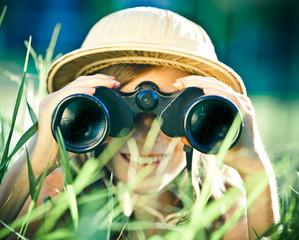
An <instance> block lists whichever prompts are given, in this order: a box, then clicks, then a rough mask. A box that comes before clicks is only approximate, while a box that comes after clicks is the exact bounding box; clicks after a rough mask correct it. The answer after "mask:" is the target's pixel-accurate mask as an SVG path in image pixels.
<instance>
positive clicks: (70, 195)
mask: <svg viewBox="0 0 299 240" xmlns="http://www.w3.org/2000/svg"><path fill="white" fill-rule="evenodd" d="M56 139H57V143H58V146H59V152H60V156H61V164H62V167H63V169H64V176H65V177H64V189H65V193H66V198H67V201H68V203H69V208H70V211H71V216H72V219H73V224H74V228H75V229H77V228H78V224H79V214H78V207H77V199H76V194H75V190H74V187H73V186H72V183H73V177H72V173H71V167H70V162H69V158H68V154H67V151H66V148H65V144H64V141H63V137H62V134H61V131H60V129H59V128H58V130H57V132H56Z"/></svg>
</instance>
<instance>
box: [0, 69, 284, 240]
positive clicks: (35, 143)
mask: <svg viewBox="0 0 299 240" xmlns="http://www.w3.org/2000/svg"><path fill="white" fill-rule="evenodd" d="M145 80H147V81H152V82H154V83H156V84H157V85H158V86H159V87H160V90H161V91H164V92H172V91H175V90H182V89H184V88H186V87H191V86H194V87H199V88H202V89H203V91H204V93H205V94H206V95H221V96H224V97H227V98H228V99H230V100H231V101H233V102H234V103H235V104H236V105H237V106H238V108H239V109H240V110H241V111H242V112H243V115H244V119H243V120H244V126H245V127H244V132H243V134H242V137H241V139H240V141H239V142H238V143H237V144H236V145H235V146H234V148H233V149H231V150H230V151H229V152H228V154H227V156H226V158H225V162H224V163H225V164H226V165H228V166H230V167H232V168H233V169H235V170H236V171H237V172H238V173H239V175H240V177H241V178H242V180H243V181H244V182H247V181H248V180H250V179H254V176H255V174H257V173H262V174H264V176H265V177H266V178H267V179H268V184H267V187H266V189H265V190H264V191H263V192H262V194H261V195H260V196H259V198H258V199H256V201H254V203H253V204H252V206H251V207H250V208H249V209H248V210H247V212H244V215H243V217H242V218H241V219H240V220H239V221H238V223H237V224H236V225H235V227H234V228H233V229H231V230H230V231H229V232H228V233H227V234H226V236H225V239H255V238H256V235H255V234H254V232H253V230H252V227H254V229H255V231H256V232H257V233H258V234H262V233H263V232H264V231H265V230H267V229H268V228H269V227H270V226H271V225H273V224H274V223H276V222H278V221H279V213H278V211H279V209H278V200H277V193H276V184H275V176H274V173H273V170H272V167H271V164H270V161H269V159H268V157H267V155H266V153H265V151H264V149H263V146H262V144H261V139H260V137H259V134H258V130H257V126H256V122H255V115H254V108H253V106H252V104H251V102H250V100H249V98H248V97H247V96H244V95H241V94H239V93H237V92H235V91H233V90H232V89H231V88H230V87H228V86H227V85H225V84H223V83H221V82H219V81H217V80H216V79H214V78H212V77H200V76H194V75H189V74H188V73H186V72H183V71H181V70H177V69H169V68H156V69H153V70H151V71H148V72H146V73H144V74H141V75H139V76H138V77H136V78H135V79H134V80H132V81H131V82H130V83H129V84H127V85H125V86H124V87H123V88H122V89H121V90H122V91H127V92H130V91H132V90H133V89H134V88H135V86H136V85H137V84H139V83H140V82H142V81H145ZM162 80H163V81H162ZM97 86H107V87H109V88H119V86H120V84H119V83H118V82H117V81H116V80H115V79H114V77H111V76H106V75H101V74H97V75H93V76H83V77H79V78H78V79H76V80H74V81H73V82H71V83H70V84H68V85H67V86H65V87H64V88H62V89H61V90H59V91H57V92H55V93H52V94H49V95H48V96H47V97H46V98H45V99H44V100H43V101H42V103H41V104H40V109H39V128H38V132H37V134H36V135H35V136H34V137H33V138H32V140H31V141H30V143H29V144H28V152H29V156H30V161H31V164H32V166H33V171H34V174H35V176H36V179H39V177H40V176H41V175H42V173H43V171H44V170H45V168H46V166H47V164H48V163H50V169H51V171H52V173H51V174H49V175H48V177H47V181H49V182H53V181H57V179H58V180H59V179H61V174H57V171H58V168H57V167H58V165H57V161H59V154H58V146H57V143H56V141H55V140H54V138H53V136H52V134H51V130H50V126H51V114H52V112H53V110H54V108H55V106H56V105H57V104H58V103H59V102H60V101H61V100H62V99H63V98H64V97H66V96H68V95H70V94H74V93H85V94H90V95H92V94H94V92H95V87H97ZM153 120H154V116H152V115H151V114H142V116H140V117H139V118H138V121H137V122H136V125H135V128H134V130H133V132H132V137H133V139H135V141H136V144H137V148H138V152H139V154H140V156H149V157H152V156H156V155H163V154H164V153H165V151H166V148H167V146H168V145H169V143H170V142H171V141H172V139H171V138H169V137H167V136H166V135H164V134H163V133H162V132H159V133H158V137H157V139H156V141H155V142H154V145H153V148H152V150H151V151H150V152H149V153H144V152H143V151H142V146H143V143H144V142H145V139H146V136H147V133H148V131H149V128H150V126H151V124H152V122H153ZM181 140H182V141H176V145H175V146H176V147H175V151H174V153H173V154H172V155H171V157H170V160H169V161H168V162H166V161H165V163H164V162H163V160H162V161H161V163H160V164H159V165H158V166H156V164H149V165H150V166H149V167H151V168H152V172H151V173H150V174H149V175H148V176H147V177H146V178H144V179H143V180H142V181H141V182H139V184H137V186H136V189H135V191H136V192H138V193H141V194H142V193H145V192H148V191H156V192H157V191H160V190H161V189H163V188H164V187H165V186H166V185H167V184H169V183H170V182H171V181H172V180H173V179H174V178H175V177H176V176H177V175H178V174H179V173H180V172H181V171H182V170H183V169H184V167H185V157H184V152H183V143H187V142H186V139H185V138H182V139H181ZM187 144H188V143H187ZM129 152H130V151H129V147H128V145H124V146H123V147H122V148H121V149H120V151H119V152H118V153H117V154H116V155H115V156H114V157H113V158H112V160H111V161H110V162H109V163H108V165H107V167H108V168H109V169H110V171H111V172H113V174H114V176H115V177H116V179H118V180H119V181H122V182H125V183H126V182H128V181H130V176H131V175H130V174H128V173H132V170H133V172H135V173H138V172H139V171H140V170H141V169H142V168H143V167H144V166H143V165H140V164H135V163H132V162H128V161H127V160H126V159H124V157H123V155H124V154H129ZM40 156H43V157H42V158H41V157H40ZM162 162H163V164H162ZM162 165H163V168H162ZM162 170H163V172H162V173H163V174H160V173H161V171H162ZM157 173H159V175H158V174H157ZM157 175H158V177H159V178H158V179H159V181H156V180H154V179H157ZM253 189H254V188H253V185H250V184H248V187H247V188H246V189H245V190H244V189H243V194H242V196H240V199H239V200H238V202H237V203H236V204H235V205H234V206H233V207H232V208H231V209H230V210H229V211H228V213H227V218H229V217H231V216H232V214H233V213H234V212H235V210H236V209H238V208H240V207H244V206H245V204H246V198H249V197H250V196H251V193H252V190H253ZM61 190H62V183H61V181H60V182H59V181H57V184H56V185H55V186H52V187H51V188H48V189H47V190H44V192H43V195H42V196H40V198H43V197H45V196H47V195H51V196H55V195H57V194H58V192H59V191H61ZM28 196H29V184H28V178H27V164H26V156H25V154H24V155H23V156H21V157H20V159H19V160H18V161H17V162H16V164H15V165H14V166H13V167H12V168H11V169H10V170H9V172H8V174H7V176H6V178H5V180H4V181H3V183H2V185H1V186H0V206H3V204H4V203H5V202H6V200H7V199H8V198H9V201H8V202H7V204H6V207H5V209H4V211H3V212H2V213H1V216H0V218H1V220H2V221H4V222H6V223H9V222H11V221H13V220H14V219H15V218H16V217H17V216H18V214H19V212H20V210H21V208H22V207H23V205H24V203H25V201H26V199H27V198H28ZM29 201H30V200H28V201H27V204H28V203H29ZM157 201H160V202H166V203H169V204H170V203H171V202H173V198H171V196H170V195H169V194H168V193H163V194H161V195H158V197H157ZM136 216H137V219H139V217H138V216H141V217H140V218H141V219H142V218H144V217H146V215H145V214H143V213H142V212H139V214H138V213H137V214H136Z"/></svg>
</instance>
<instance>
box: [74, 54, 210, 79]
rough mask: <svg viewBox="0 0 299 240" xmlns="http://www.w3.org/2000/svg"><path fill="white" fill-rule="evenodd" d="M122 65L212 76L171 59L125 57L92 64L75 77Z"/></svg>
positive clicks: (197, 68)
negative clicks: (135, 65)
mask: <svg viewBox="0 0 299 240" xmlns="http://www.w3.org/2000/svg"><path fill="white" fill-rule="evenodd" d="M120 63H124V64H151V65H156V66H162V67H170V68H177V69H181V70H183V71H187V72H190V73H195V74H197V75H202V76H212V75H211V74H210V73H207V72H205V71H203V70H202V69H200V68H199V67H195V66H192V65H189V64H186V63H182V62H178V61H173V60H169V59H160V58H153V57H133V56H125V57H118V58H111V59H103V60H98V61H95V62H92V63H90V64H88V65H85V66H84V67H83V68H81V69H80V70H79V71H78V72H77V74H76V75H75V78H77V77H79V76H82V75H89V74H92V73H93V72H96V71H98V70H101V69H104V68H107V67H109V66H111V65H115V64H120Z"/></svg>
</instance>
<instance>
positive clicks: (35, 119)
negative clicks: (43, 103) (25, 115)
mask: <svg viewBox="0 0 299 240" xmlns="http://www.w3.org/2000/svg"><path fill="white" fill-rule="evenodd" d="M26 104H27V108H28V111H29V115H30V118H31V121H32V123H33V124H35V123H37V116H36V114H35V112H34V111H33V109H32V107H31V106H30V104H29V103H28V101H26Z"/></svg>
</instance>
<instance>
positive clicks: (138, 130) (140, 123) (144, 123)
mask: <svg viewBox="0 0 299 240" xmlns="http://www.w3.org/2000/svg"><path fill="white" fill-rule="evenodd" d="M155 118H156V115H154V114H152V113H147V112H145V113H141V114H139V115H138V116H137V117H136V118H135V125H134V135H135V136H134V137H135V139H136V140H141V139H145V137H146V136H147V134H148V132H149V131H150V130H151V129H152V128H153V129H152V130H153V131H155V132H156V131H158V135H157V138H156V141H159V140H160V139H161V138H162V132H161V130H160V127H159V124H156V122H155V123H154V120H155ZM153 123H154V124H153Z"/></svg>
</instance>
